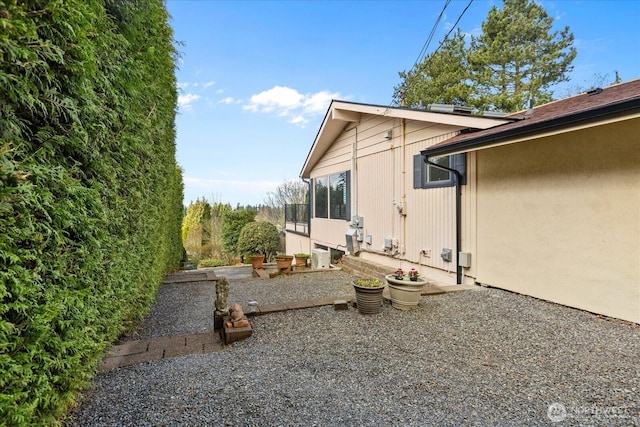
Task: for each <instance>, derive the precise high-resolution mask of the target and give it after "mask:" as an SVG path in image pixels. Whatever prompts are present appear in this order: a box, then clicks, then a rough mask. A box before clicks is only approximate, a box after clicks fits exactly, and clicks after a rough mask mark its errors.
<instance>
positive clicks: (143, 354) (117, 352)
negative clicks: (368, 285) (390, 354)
mask: <svg viewBox="0 0 640 427" xmlns="http://www.w3.org/2000/svg"><path fill="white" fill-rule="evenodd" d="M174 283H175V282H174ZM388 292H389V291H388V289H387V288H385V293H383V297H384V298H385V299H386V300H387V301H389V293H388ZM444 292H446V291H445V290H443V289H442V288H440V287H438V286H436V285H431V284H429V285H428V286H425V289H424V290H423V291H422V295H437V294H441V293H444ZM336 301H337V300H336V298H321V299H316V300H306V301H295V302H284V303H280V304H265V305H258V306H257V307H256V312H255V315H256V316H262V315H265V314H271V313H278V312H282V311H287V310H300V309H304V308H313V307H321V306H325V305H333V304H334V303H336ZM352 301H353V300H352V299H347V300H346V302H347V303H348V304H351V303H352ZM247 314H249V315H251V314H250V313H247ZM224 347H225V345H224V343H223V342H222V340H221V338H220V334H219V333H218V332H217V331H216V332H206V333H199V334H190V335H178V336H170V337H161V338H154V339H148V340H135V341H127V342H124V343H122V344H118V345H114V346H113V347H111V350H110V351H109V354H108V355H107V356H106V357H105V358H104V359H103V361H102V363H101V364H100V366H99V369H100V370H102V371H107V370H110V369H115V368H120V367H123V366H131V365H137V364H140V363H144V362H150V361H152V360H159V359H168V358H171V357H177V356H185V355H187V354H194V353H211V352H214V351H220V350H222V349H223V348H224Z"/></svg>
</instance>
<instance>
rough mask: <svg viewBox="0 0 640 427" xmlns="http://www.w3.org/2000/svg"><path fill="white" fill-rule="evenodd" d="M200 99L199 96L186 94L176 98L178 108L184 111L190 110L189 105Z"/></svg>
mask: <svg viewBox="0 0 640 427" xmlns="http://www.w3.org/2000/svg"><path fill="white" fill-rule="evenodd" d="M198 99H200V95H196V94H195V93H187V94H185V95H180V96H178V106H179V107H180V108H182V109H184V110H191V109H192V106H191V104H192V103H193V102H195V101H197V100H198Z"/></svg>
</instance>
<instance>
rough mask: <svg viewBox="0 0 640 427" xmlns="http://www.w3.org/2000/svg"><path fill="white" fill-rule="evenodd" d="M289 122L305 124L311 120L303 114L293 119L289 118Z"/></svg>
mask: <svg viewBox="0 0 640 427" xmlns="http://www.w3.org/2000/svg"><path fill="white" fill-rule="evenodd" d="M289 123H292V124H294V125H298V126H304V125H306V124H307V123H309V120H307V119H305V118H304V117H302V116H295V117H292V118H291V120H289Z"/></svg>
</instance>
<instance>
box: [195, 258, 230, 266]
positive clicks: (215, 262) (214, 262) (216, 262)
mask: <svg viewBox="0 0 640 427" xmlns="http://www.w3.org/2000/svg"><path fill="white" fill-rule="evenodd" d="M225 265H229V263H228V262H227V261H225V260H223V259H201V260H200V262H199V263H198V268H204V267H222V266H225Z"/></svg>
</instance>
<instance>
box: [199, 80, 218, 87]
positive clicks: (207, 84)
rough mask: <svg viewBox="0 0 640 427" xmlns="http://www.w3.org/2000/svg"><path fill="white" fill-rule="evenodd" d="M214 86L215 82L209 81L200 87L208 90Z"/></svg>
mask: <svg viewBox="0 0 640 427" xmlns="http://www.w3.org/2000/svg"><path fill="white" fill-rule="evenodd" d="M214 84H216V82H214V81H213V80H211V81H208V82H206V83H204V84H203V85H202V87H203V88H205V89H206V88H208V87H211V86H213V85H214Z"/></svg>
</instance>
